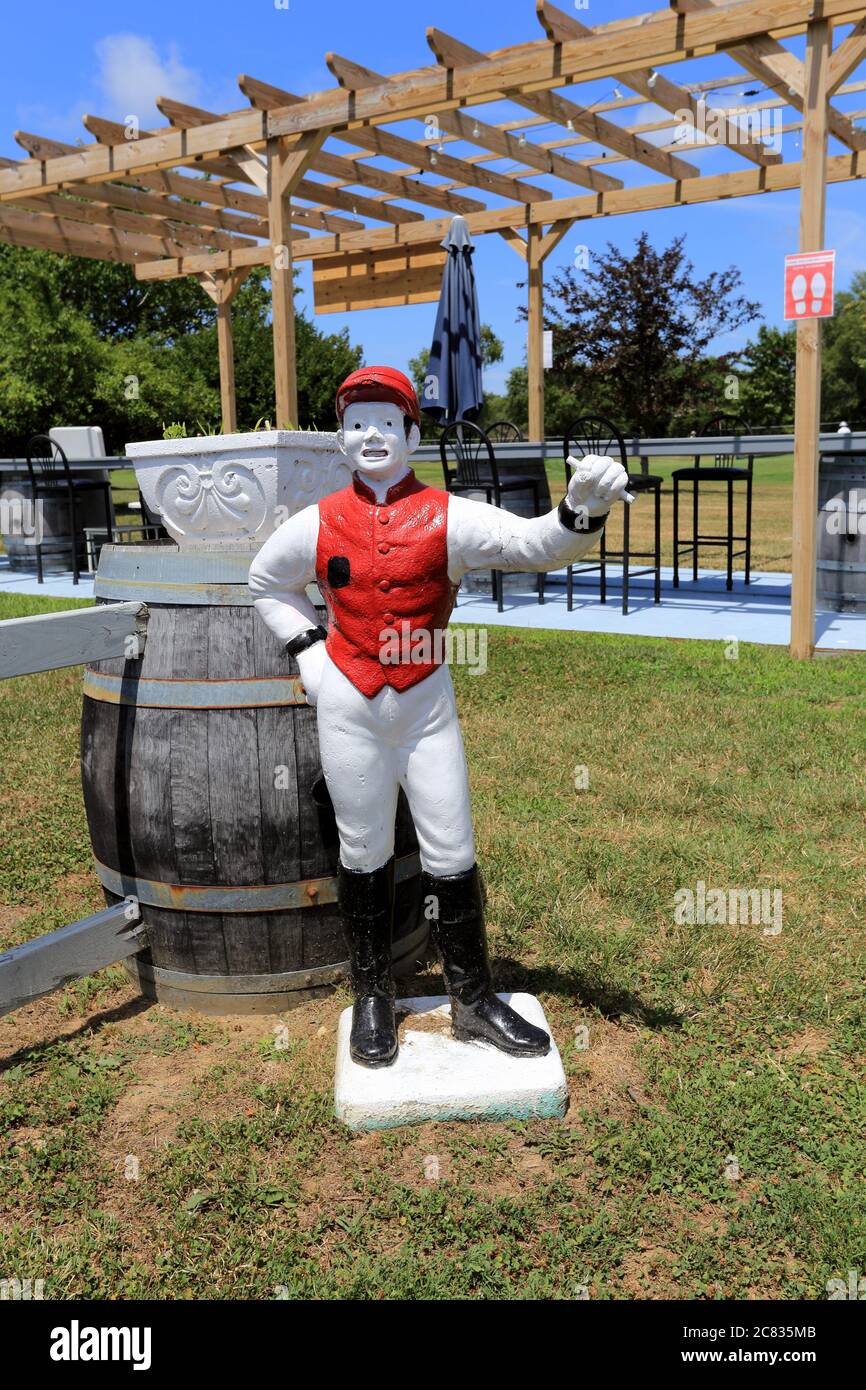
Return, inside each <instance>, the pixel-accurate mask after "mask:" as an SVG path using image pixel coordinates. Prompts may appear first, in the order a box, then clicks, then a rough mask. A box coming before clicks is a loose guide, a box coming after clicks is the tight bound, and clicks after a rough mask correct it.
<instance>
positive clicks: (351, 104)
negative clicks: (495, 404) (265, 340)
mask: <svg viewBox="0 0 866 1390" xmlns="http://www.w3.org/2000/svg"><path fill="white" fill-rule="evenodd" d="M536 12H537V19H538V22H539V23H540V26H541V30H542V33H541V35H540V36H539V37H536V38H534V39H531V40H529V41H528V42H526V43H522V44H517V45H514V46H512V47H509V48H501V49H497V50H494V51H491V52H482V51H479V50H478V49H475V48H471V47H469V46H468V45H467V44H465V43H463V42H461V41H460V40H459V39H458V38H455V37H452V36H451V35H449V34H445V33H443V32H442V31H441V30H439V29H429V30H428V31H427V41H428V43H429V45H430V48H431V49H432V51H433V55H434V57H435V60H436V62H435V64H434V65H431V66H428V67H424V68H419V69H416V70H414V71H410V72H402V73H396V74H389V75H383V74H381V73H378V72H374V71H372V70H371V69H370V68H368V67H362V66H361V65H360V64H358V63H356V62H353V61H351V60H349V59H347V58H342V57H339V56H338V55H336V54H333V53H331V54H329V55H328V57H327V62H328V66H329V68H330V70H331V72H332V73H333V74H334V77H335V79H336V82H337V83H338V84H339V85H338V86H336V87H334V88H331V89H329V90H327V91H324V92H317V93H314V94H312V95H308V96H296V95H294V94H293V93H291V92H288V91H285V90H284V89H283V88H281V87H277V86H273V85H271V84H270V83H267V82H264V81H261V80H260V79H258V78H255V77H251V76H248V75H244V76H241V77H240V78H239V80H238V81H239V86H240V89H241V91H242V93H243V95H244V97H245V98H246V101H247V103H248V105H247V106H245V107H244V108H243V109H242V110H237V111H231V112H228V113H226V114H218V113H214V112H211V111H205V110H202V109H200V108H198V107H193V106H189V105H187V104H185V103H182V102H179V101H174V100H172V99H171V98H169V97H164V98H160V99H159V100H158V102H157V105H158V107H159V109H160V111H161V112H162V114H163V116H164V117H165V119H166V121H167V122H168V124H167V125H165V126H163V127H160V128H159V129H158V130H154V131H147V130H140V129H137V128H130V127H124V126H122V125H119V124H117V123H116V122H113V121H108V120H105V119H103V118H100V117H96V116H85V117H84V125H85V127H86V128H87V130H88V132H89V133H90V135H91V136H92V137H93V140H92V142H90V143H87V144H85V145H83V146H76V145H68V144H62V143H60V142H58V141H56V140H50V139H47V138H44V137H42V136H39V135H34V134H30V133H27V132H22V131H19V132H17V133H16V140H17V141H18V143H19V144H20V145H21V146H22V147H23V148H24V149H25V150H26V152H27V156H28V157H27V158H26V159H23V160H21V161H15V160H10V159H4V160H0V240H3V241H7V242H10V243H13V244H16V245H24V246H33V247H38V248H42V249H49V250H54V251H61V252H67V253H70V254H74V255H82V256H90V257H96V258H98V259H105V260H113V261H125V262H129V263H131V264H133V265H134V266H135V274H136V276H137V277H138V278H140V279H142V280H158V279H168V278H174V277H177V276H182V275H192V276H195V277H196V278H197V279H198V280H199V281H200V283H201V285H202V287H203V288H204V290H205V291H206V292H207V293H208V294H209V295H210V296H211V298H212V299H213V300H214V302H215V304H216V306H217V325H218V342H219V358H220V384H221V402H222V422H223V428H224V429H225V430H233V429H235V428H236V411H235V393H234V364H233V351H232V329H231V302H232V299H233V297H234V295H235V294H236V292H237V290H238V288H239V286H240V284H241V283H242V281H243V278H244V276H245V275H246V274H247V272H248V270H249V269H250V267H252V266H267V267H268V268H269V272H270V280H271V293H272V307H273V313H272V318H273V342H274V376H275V388H276V417H277V422H278V423H279V424H281V425H282V424H283V423H285V422H288V421H292V422H295V423H297V387H296V372H295V323H294V301H293V266H294V264H295V262H297V261H301V260H307V259H309V260H312V262H313V282H314V296H315V302H316V307H317V309H319V310H320V311H322V312H328V311H334V310H346V309H353V308H373V307H383V306H387V305H396V304H407V303H417V302H422V301H424V300H429V299H433V298H435V297H436V296H437V295H438V288H439V279H440V273H441V266H442V262H443V259H444V253H443V252H442V250H441V248H440V245H439V243H440V242H441V240H442V238H443V236H444V235H445V233H446V231H447V228H448V224H449V221H450V218H451V217H452V216H453V215H454V214H455V213H461V214H462V215H463V216H465V217H466V220H467V222H468V225H469V228H470V231H471V232H472V234H473V236H479V235H484V234H491V233H495V234H497V235H499V236H501V237H503V238H504V239H505V241H506V242H507V243H508V245H509V246H511V247H512V248H513V249H514V250H515V251H516V252H517V253H518V254H519V255H520V256H521V257H522V258H523V260H524V261H525V263H526V267H527V282H528V338H527V368H528V382H529V433H530V437H531V438H533V439H541V438H543V435H544V372H543V267H544V262H545V260H546V258H547V257H548V256H549V255H550V253H551V252H552V251H553V250H554V248H555V247H556V246H557V245H558V244H559V242H560V241H561V240H562V238H563V237H564V236H565V235H566V234H567V233H568V231H569V229H570V228H571V227H572V226H573V225H574V223H575V222H579V221H581V220H585V219H589V218H596V217H611V216H615V215H617V214H620V213H627V212H649V211H650V210H652V209H655V208H672V207H676V206H680V205H689V204H692V203H705V202H714V201H720V200H722V199H727V198H741V197H747V196H751V195H757V194H764V193H772V192H776V191H780V190H784V189H793V188H799V190H800V238H799V249H800V250H801V251H812V250H819V249H821V248H822V246H823V240H824V207H825V191H826V185H827V183H828V182H831V183H837V182H843V181H846V180H849V179H857V178H863V177H864V176H866V153H864V151H866V131H863V130H860V129H858V128H857V126H855V124H854V119H856V118H857V116H859V115H866V112H857V111H855V112H851V113H848V114H843V112H842V111H840V110H839V109H837V108H836V107H835V106H834V105H833V104H832V102H831V98H832V97H833V96H834V95H835V94H836V93H853V92H861V91H864V90H866V82H864V81H859V82H857V81H855V82H847V81H846V79H847V78H848V77H849V76H850V75H851V74H852V73H853V72H854V69H855V68H856V67H857V66H858V64H859V63H860V61H861V59H862V58H864V57H866V0H862V3H859V4H856V3H851V0H761V3H758V2H757V0H741V3H737V4H724V3H719V2H718V0H673V3H672V7H671V8H670V9H669V10H664V11H660V12H656V13H651V14H643V15H638V16H635V17H633V18H629V19H622V20H615V21H613V22H611V23H609V24H605V25H597V26H593V27H589V26H587V25H585V24H582V23H581V22H580V20H579V19H577V18H576V17H575V16H574V15H573V14H570V13H565V12H564V11H563V10H560V9H557V8H556V7H555V6H553V5H552V4H550V3H548V0H536ZM852 23H853V25H854V28H853V29H852V30H851V32H850V33H848V34H847V36H845V37H844V38H843V39H842V40H841V42H839V43H838V44H837V46H836V48H835V49H834V48H833V27H834V25H836V26H837V27H839V26H842V25H848V24H852ZM803 32H805V34H806V56H805V61H803V60H801V59H800V58H798V57H797V56H796V55H795V54H794V53H793V52H792V51H791V50H790V48H788V47H786V46H785V43H784V42H783V40H785V39H786V38H789V37H791V36H793V35H798V34H801V33H803ZM719 53H725V54H727V55H728V57H729V58H730V59H731V60H732V65H733V72H732V74H731V75H728V76H723V77H721V78H720V77H719V76H712V77H708V79H707V80H706V81H700V82H694V81H691V80H690V81H689V82H688V83H678V82H676V81H675V80H674V77H672V76H670V75H668V74H665V73H663V72H662V71H660V69H661V68H674V67H675V65H676V64H678V63H682V62H685V61H692V60H694V59H698V58H703V57H709V56H711V55H715V54H719ZM744 72H745V73H747V74H748V75H749V78H750V79H754V80H755V81H756V82H757V84H758V86H757V87H756V88H755V89H753V90H752V91H749V92H746V93H741V94H739V95H738V96H737V98H736V99H735V102H734V104H733V105H726V106H725V107H724V110H723V112H721V113H720V110H719V109H718V108H714V107H710V106H709V105H708V103H707V93H708V92H710V91H714V92H715V91H719V90H724V89H726V88H731V87H734V86H736V85H737V84H741V83H742V82H743V74H744ZM599 78H608V79H611V80H613V81H615V82H616V83H617V84H618V86H617V87H616V88H615V89H614V91H613V94H612V95H611V96H610V97H609V98H607V99H605V100H602V101H598V100H596V101H591V100H589V99H587V98H586V97H584V99H583V100H581V98H580V93H579V92H576V93H574V92H569V95H563V93H564V92H565V91H567V90H568V89H572V88H579V87H580V86H581V85H582V84H586V83H589V82H595V81H597V80H598V79H599ZM620 88H622V89H626V90H624V91H621V90H620ZM746 97H748V98H749V100H746V99H745V98H746ZM753 97H755V98H757V99H751V98H753ZM503 102H507V103H508V104H509V107H508V109H509V119H507V120H504V121H503V120H502V119H501V118H498V119H497V120H496V121H495V122H493V121H491V120H489V119H485V118H484V116H483V115H482V114H480V113H479V112H478V110H477V108H479V107H483V106H485V105H490V104H492V103H503ZM647 102H650V103H652V105H653V106H654V107H655V108H659V109H660V110H661V112H663V113H667V114H665V115H664V116H663V117H662V118H661V119H659V118H658V117H656V118H654V119H652V120H649V121H644V122H641V123H636V124H628V108H630V107H635V106H641V105H645V104H646V103H647ZM511 108H514V114H513V116H512V115H511V114H510V110H511ZM621 111H625V113H626V114H625V119H624V120H623V119H618V120H613V119H611V118H610V114H611V113H616V112H621ZM710 113H711V114H712V117H713V120H712V123H711V127H712V128H711V129H710V128H709V127H710V122H708V120H707V117H708V115H709V114H710ZM768 114H769V115H770V116H772V117H773V118H774V119H777V120H778V121H779V125H780V127H781V131H782V132H793V131H799V132H800V136H799V138H800V140H801V144H802V152H801V157H800V158H799V159H797V160H785V159H784V158H783V157H782V154H781V153H780V152H779V151H778V150H775V149H773V148H771V147H769V146H768V144H767V143H766V142H765V141H763V140H762V139H761V135H760V132H761V128H762V127H761V122H762V121H764V120H765V119H767V116H768ZM412 121H415V122H419V123H421V125H422V126H423V131H422V132H420V133H419V137H418V138H411V136H407V135H406V134H405V133H403V132H401V133H397V132H396V131H394V130H393V129H392V128H391V127H393V126H394V125H395V124H399V125H401V126H403V127H405V125H406V123H408V122H412ZM686 126H691V127H693V130H694V136H693V138H690V139H689V140H687V141H686V142H685V143H684V142H683V140H682V132H683V129H684V128H685V127H686ZM778 128H779V127H777V130H778ZM537 137H540V138H537ZM831 137H832V139H833V140H834V141H835V142H836V147H838V150H839V151H840V152H838V153H830V152H829V148H828V142H829V139H830V138H831ZM455 147H456V148H455ZM721 149H726V150H728V151H730V152H732V153H733V154H734V155H735V156H736V157H737V161H738V167H735V168H733V169H732V170H729V171H727V172H722V173H709V174H707V173H704V172H703V171H702V169H701V168H699V166H698V164H696V163H695V162H694V157H695V155H696V154H697V153H698V152H699V151H700V152H703V151H704V150H714V151H718V150H721ZM689 156H691V157H689ZM503 161H504V162H505V164H506V166H507V167H506V168H505V169H504V170H503V167H502V166H503ZM620 166H622V167H620ZM635 168H637V170H638V182H634V177H633V176H634V170H635ZM626 171H629V174H630V178H629V180H628V181H627V180H626V178H625V177H620V176H619V175H620V174H622V175H625V173H626ZM650 173H651V174H652V175H654V176H655V177H653V178H652V179H650V180H649V181H646V176H647V175H648V174H650ZM467 190H468V191H467ZM479 195H481V196H479ZM371 224H372V225H371ZM791 249H792V250H793V249H795V248H793V247H792V248H791ZM780 281H781V266H780ZM819 420H820V322H819V321H817V320H808V321H805V322H799V323H798V325H797V384H796V407H795V460H794V517H793V561H792V568H793V592H792V619H791V650H792V653H793V654H794V655H795V656H798V657H806V656H810V655H811V654H812V651H813V639H814V619H815V540H816V514H817V481H818V429H819Z"/></svg>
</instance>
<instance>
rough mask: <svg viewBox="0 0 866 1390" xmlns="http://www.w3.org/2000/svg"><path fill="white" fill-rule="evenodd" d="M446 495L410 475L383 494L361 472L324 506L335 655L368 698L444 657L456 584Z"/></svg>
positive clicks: (413, 679) (322, 569)
mask: <svg viewBox="0 0 866 1390" xmlns="http://www.w3.org/2000/svg"><path fill="white" fill-rule="evenodd" d="M447 530H448V494H447V492H442V491H440V490H439V489H438V488H432V487H425V485H424V484H423V483H419V482H418V479H417V478H416V477H415V474H414V473H413V472H411V470H410V472H409V473H408V474H407V475H406V477H405V478H401V480H400V482H399V483H397V484H396V485H395V486H394V487H392V488H390V489H389V490H388V493H387V495H386V497H385V501H384V502H382V503H379V502H377V501H376V496H375V493H374V492H373V491H372V490H371V489H370V488H369V487H367V485H366V483H364V482H362V480H361V478H360V477H359V476H358V474H357V473H355V474H353V476H352V483H351V485H350V486H349V487H346V488H343V489H342V490H341V491H340V492H332V493H331V494H330V496H328V497H324V498H323V499H322V501H321V502H320V503H319V544H318V548H317V551H316V577H317V579H318V582H319V588H320V589H321V591H322V594H323V595H324V599H325V602H326V604H327V606H328V618H329V630H328V641H327V649H328V654H329V656H330V657H331V659H332V660H333V661H335V662H336V664H337V665H338V666H339V668H340V670H341V671H342V672H343V674H344V675H345V676H348V678H349V680H350V681H351V682H352V684H353V685H354V686H356V687H357V689H358V690H360V691H361V693H362V694H363V695H366V696H368V697H372V696H373V695H378V693H379V691H380V690H381V689H382V687H383V686H385V685H391V686H393V687H394V689H395V690H406V689H408V687H409V686H410V685H417V684H418V682H419V681H422V680H424V679H425V677H426V676H429V675H430V673H431V672H432V671H435V669H436V667H437V666H440V665H441V664H442V658H443V652H442V647H443V639H444V635H445V630H446V628H447V626H448V619H449V618H450V616H451V610H452V608H453V607H454V598H455V595H456V592H457V586H456V585H454V584H452V583H451V581H450V579H449V578H448V544H447Z"/></svg>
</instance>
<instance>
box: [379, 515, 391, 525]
mask: <svg viewBox="0 0 866 1390" xmlns="http://www.w3.org/2000/svg"><path fill="white" fill-rule="evenodd" d="M390 520H391V518H390V516H389V515H388V513H387V512H380V513H379V525H380V526H387V525H388V522H389V521H390Z"/></svg>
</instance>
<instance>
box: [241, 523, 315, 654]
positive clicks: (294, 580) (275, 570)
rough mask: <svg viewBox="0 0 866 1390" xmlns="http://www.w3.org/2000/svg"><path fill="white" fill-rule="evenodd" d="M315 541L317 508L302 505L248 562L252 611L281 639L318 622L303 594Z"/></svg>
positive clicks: (312, 577)
mask: <svg viewBox="0 0 866 1390" xmlns="http://www.w3.org/2000/svg"><path fill="white" fill-rule="evenodd" d="M318 543H319V508H318V506H312V507H305V508H304V509H303V511H300V512H296V513H295V515H294V516H290V517H289V519H288V521H284V522H283V524H282V526H278V527H277V529H276V531H275V532H274V534H273V535H272V536H269V537H268V539H267V540H266V541H265V543H264V545H263V546H262V548H261V550H260V551H259V553H258V554H257V555H256V558H255V559H254V560H253V563H252V564H251V565H250V578H249V585H250V590H251V592H252V595H253V602H254V605H255V609H256V612H257V613H258V615H259V617H260V618H262V619H263V621H264V622H265V623H267V625H268V627H269V628H270V629H271V632H273V633H274V634H275V635H276V636H277V637H278V638H279V639H280V641H281V642H289V641H290V640H291V639H292V638H293V637H297V636H298V634H299V633H301V632H306V631H307V630H308V629H309V628H311V627H317V626H318V624H319V616H318V614H317V613H316V610H315V608H314V607H313V605H312V603H311V602H310V600H309V599H308V597H307V594H306V588H307V585H308V584H312V583H313V581H314V580H315V578H316V548H317V546H318Z"/></svg>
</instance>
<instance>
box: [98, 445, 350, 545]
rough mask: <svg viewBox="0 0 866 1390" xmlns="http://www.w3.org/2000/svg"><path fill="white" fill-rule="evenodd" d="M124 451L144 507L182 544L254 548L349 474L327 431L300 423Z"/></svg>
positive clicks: (344, 480) (344, 481) (143, 446)
mask: <svg viewBox="0 0 866 1390" xmlns="http://www.w3.org/2000/svg"><path fill="white" fill-rule="evenodd" d="M126 455H127V458H129V459H130V460H131V461H132V463H133V464H134V466H135V473H136V477H137V479H138V485H139V487H140V489H141V495H142V497H143V498H144V501H145V504H146V506H147V508H148V510H149V511H150V512H152V513H153V514H154V515H156V516H159V517H160V518H161V519H162V523H163V525H164V526H165V528H166V530H167V531H168V533H169V535H170V536H172V537H173V539H174V540H175V541H177V543H178V545H180V546H182V547H183V548H184V549H213V548H215V547H216V548H217V549H219V550H257V549H258V547H259V546H260V545H261V544H262V542H263V541H265V540H267V538H268V536H270V535H271V533H272V532H273V531H275V530H276V528H277V527H278V526H279V525H280V524H281V523H282V522H284V521H285V520H286V519H287V518H288V517H290V516H293V515H294V514H295V512H299V511H301V510H302V509H303V508H304V507H308V506H310V505H311V504H312V503H314V502H318V501H319V500H320V498H322V497H325V496H327V494H328V493H330V492H335V491H336V490H337V489H338V488H341V487H345V486H346V484H347V483H348V482H349V480H350V477H351V474H350V471H349V469H348V467H347V466H346V461H345V458H344V456H343V455H342V454H341V453H340V450H339V448H338V445H337V436H336V435H335V434H324V433H323V434H318V433H312V432H306V431H303V430H268V431H262V430H257V431H255V432H253V433H251V434H225V435H213V436H203V437H200V438H195V439H158V440H149V441H147V442H145V443H139V444H127V446H126Z"/></svg>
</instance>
